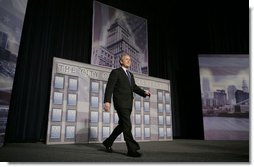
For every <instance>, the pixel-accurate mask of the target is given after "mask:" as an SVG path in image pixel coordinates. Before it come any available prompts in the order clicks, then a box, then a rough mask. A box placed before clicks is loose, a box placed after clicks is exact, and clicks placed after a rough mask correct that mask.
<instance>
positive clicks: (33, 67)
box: [6, 0, 249, 142]
mask: <svg viewBox="0 0 254 167" xmlns="http://www.w3.org/2000/svg"><path fill="white" fill-rule="evenodd" d="M99 1H100V2H102V3H105V4H108V5H111V6H114V7H116V8H119V9H121V10H124V11H127V12H130V13H133V14H135V15H138V16H140V17H144V18H146V19H147V20H148V48H149V73H150V76H154V77H159V78H164V79H169V80H170V81H171V96H172V106H173V113H172V115H173V136H174V138H188V139H203V137H204V134H203V121H202V106H201V93H200V80H199V66H198V54H202V53H205V54H209V53H212V54H216V53H219V54H220V53H224V54H227V53H228V54H237V53H240V54H248V53H249V9H248V1H243V2H241V4H240V3H237V4H234V3H233V2H230V4H226V5H224V4H223V3H222V1H216V0H209V1H205V2H202V1H201V2H198V1H190V2H187V3H185V4H181V2H177V1H176V0H171V1H162V0H161V1H146V0H140V1H135V0H99ZM92 8H93V1H92V0H75V1H69V0H53V1H52V0H28V5H27V11H26V15H25V20H24V26H23V33H22V38H21V43H20V49H19V56H18V60H17V67H16V74H15V79H14V84H13V91H12V96H11V104H10V111H9V116H8V123H7V130H6V141H7V142H32V141H35V142H36V141H45V138H46V130H47V121H48V110H49V97H50V83H51V70H52V63H53V62H52V61H53V57H61V58H65V59H70V60H74V61H79V62H84V63H90V55H91V38H92V10H93V9H92Z"/></svg>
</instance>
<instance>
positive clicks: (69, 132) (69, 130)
mask: <svg viewBox="0 0 254 167" xmlns="http://www.w3.org/2000/svg"><path fill="white" fill-rule="evenodd" d="M65 137H66V138H67V139H74V138H75V126H67V127H66V132H65Z"/></svg>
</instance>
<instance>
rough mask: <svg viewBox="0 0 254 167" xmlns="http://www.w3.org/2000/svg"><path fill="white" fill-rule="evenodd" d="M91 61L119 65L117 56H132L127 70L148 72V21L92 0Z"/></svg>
mask: <svg viewBox="0 0 254 167" xmlns="http://www.w3.org/2000/svg"><path fill="white" fill-rule="evenodd" d="M93 7H94V8H93V9H94V10H93V36H92V53H91V54H92V55H91V64H94V65H100V66H106V67H111V68H117V67H119V66H120V65H119V56H120V55H121V54H122V53H123V52H125V53H128V54H129V55H130V56H131V58H132V66H131V68H130V70H131V71H132V72H135V73H142V74H146V75H148V74H149V73H148V44H147V21H146V19H144V18H141V17H138V16H135V15H133V14H130V13H127V12H124V11H121V10H119V9H116V8H113V7H111V6H108V5H105V4H102V3H100V2H97V1H94V6H93Z"/></svg>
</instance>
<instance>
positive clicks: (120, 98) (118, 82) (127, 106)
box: [103, 53, 150, 157]
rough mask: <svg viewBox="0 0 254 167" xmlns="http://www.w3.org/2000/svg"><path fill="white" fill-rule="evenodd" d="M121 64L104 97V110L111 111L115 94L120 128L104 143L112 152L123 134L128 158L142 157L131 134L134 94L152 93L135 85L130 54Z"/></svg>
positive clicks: (122, 58)
mask: <svg viewBox="0 0 254 167" xmlns="http://www.w3.org/2000/svg"><path fill="white" fill-rule="evenodd" d="M119 62H120V64H121V67H120V68H117V69H114V70H112V71H111V73H110V75H109V78H108V83H107V86H106V90H105V95H104V110H105V111H106V112H108V111H110V106H111V97H112V94H113V103H114V108H115V109H116V111H117V114H118V117H119V121H118V126H117V127H115V129H114V130H113V132H112V133H111V135H110V136H109V137H108V138H107V139H106V140H105V141H104V142H103V145H104V146H105V147H106V150H107V152H112V148H111V147H112V144H113V142H114V141H115V139H116V138H117V136H118V135H120V134H121V133H122V132H123V135H124V140H125V142H126V146H127V149H128V153H127V155H128V156H131V157H140V156H141V154H140V153H139V152H137V150H139V149H140V147H139V144H138V143H137V142H136V141H135V140H134V139H133V136H132V133H131V120H130V115H131V111H132V105H133V92H135V93H137V94H139V95H140V96H143V97H146V96H150V92H148V91H144V90H142V89H141V88H140V87H138V86H137V85H136V84H135V80H134V77H133V74H132V73H131V72H130V71H128V68H129V67H130V65H131V58H130V56H129V55H128V54H126V53H125V54H123V55H122V56H121V57H120V59H119Z"/></svg>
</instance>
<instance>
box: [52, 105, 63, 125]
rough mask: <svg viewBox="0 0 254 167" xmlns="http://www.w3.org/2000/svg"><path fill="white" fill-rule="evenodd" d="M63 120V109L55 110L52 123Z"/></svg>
mask: <svg viewBox="0 0 254 167" xmlns="http://www.w3.org/2000/svg"><path fill="white" fill-rule="evenodd" d="M61 118H62V109H56V108H54V109H53V110H52V120H51V121H53V122H54V121H61Z"/></svg>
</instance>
